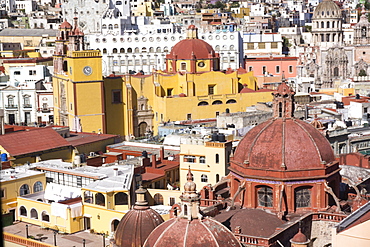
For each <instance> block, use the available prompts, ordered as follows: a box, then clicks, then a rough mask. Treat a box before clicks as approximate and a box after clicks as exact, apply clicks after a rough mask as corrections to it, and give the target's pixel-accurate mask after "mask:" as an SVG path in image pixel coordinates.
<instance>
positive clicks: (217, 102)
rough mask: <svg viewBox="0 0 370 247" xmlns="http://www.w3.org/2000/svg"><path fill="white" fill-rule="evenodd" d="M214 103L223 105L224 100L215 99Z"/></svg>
mask: <svg viewBox="0 0 370 247" xmlns="http://www.w3.org/2000/svg"><path fill="white" fill-rule="evenodd" d="M212 105H222V101H221V100H215V101H213V102H212Z"/></svg>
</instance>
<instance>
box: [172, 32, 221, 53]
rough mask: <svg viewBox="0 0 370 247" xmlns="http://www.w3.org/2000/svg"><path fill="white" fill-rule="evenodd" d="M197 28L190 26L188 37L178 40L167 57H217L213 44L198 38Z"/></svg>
mask: <svg viewBox="0 0 370 247" xmlns="http://www.w3.org/2000/svg"><path fill="white" fill-rule="evenodd" d="M197 30H198V29H197V28H196V27H195V26H194V25H190V26H189V27H188V36H187V38H186V39H183V40H181V41H180V42H178V43H177V44H176V45H175V46H174V47H173V48H172V50H171V52H170V53H169V54H168V55H167V59H176V60H178V59H180V60H182V59H183V60H190V59H194V58H195V59H210V58H214V57H216V53H215V51H214V50H213V48H212V46H211V45H210V44H208V43H207V42H205V41H204V40H201V39H198V34H197Z"/></svg>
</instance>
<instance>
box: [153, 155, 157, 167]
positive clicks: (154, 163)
mask: <svg viewBox="0 0 370 247" xmlns="http://www.w3.org/2000/svg"><path fill="white" fill-rule="evenodd" d="M152 167H153V168H157V156H156V155H155V154H152Z"/></svg>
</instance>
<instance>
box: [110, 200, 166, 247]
mask: <svg viewBox="0 0 370 247" xmlns="http://www.w3.org/2000/svg"><path fill="white" fill-rule="evenodd" d="M163 222H164V221H163V218H162V216H160V214H159V213H157V212H156V211H155V210H153V209H151V208H149V207H147V206H134V208H133V209H131V210H130V211H129V212H128V213H127V214H125V216H123V217H122V219H121V221H120V223H119V224H118V226H117V229H116V232H115V236H114V240H115V244H116V245H117V246H120V247H126V246H131V247H139V246H143V244H144V241H145V239H146V238H147V237H148V236H149V234H150V233H151V232H152V231H153V230H154V229H155V228H156V227H157V226H158V225H160V224H161V223H163Z"/></svg>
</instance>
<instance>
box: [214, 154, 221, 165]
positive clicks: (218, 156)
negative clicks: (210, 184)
mask: <svg viewBox="0 0 370 247" xmlns="http://www.w3.org/2000/svg"><path fill="white" fill-rule="evenodd" d="M215 160H216V164H218V163H220V155H219V154H216V157H215Z"/></svg>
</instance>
